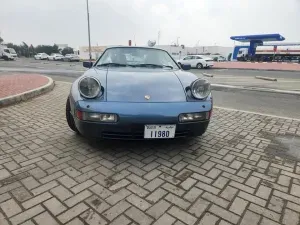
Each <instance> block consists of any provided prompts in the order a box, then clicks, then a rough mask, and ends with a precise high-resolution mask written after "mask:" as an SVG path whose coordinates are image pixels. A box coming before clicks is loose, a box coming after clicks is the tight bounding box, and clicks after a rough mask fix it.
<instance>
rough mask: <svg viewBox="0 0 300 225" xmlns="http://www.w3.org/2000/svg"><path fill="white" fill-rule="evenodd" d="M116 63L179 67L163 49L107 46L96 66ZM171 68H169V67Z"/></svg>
mask: <svg viewBox="0 0 300 225" xmlns="http://www.w3.org/2000/svg"><path fill="white" fill-rule="evenodd" d="M107 63H116V64H121V65H126V66H137V67H138V66H147V65H149V66H151V65H150V64H152V66H158V67H160V66H161V67H163V66H168V67H172V68H175V69H179V68H178V66H177V64H176V63H175V61H174V59H173V58H172V57H171V56H170V55H169V54H168V53H167V52H166V51H164V50H160V49H155V48H139V47H115V48H108V49H106V51H105V52H104V53H103V54H102V55H101V57H100V59H99V61H98V62H97V64H96V66H101V64H107ZM170 69H171V68H170Z"/></svg>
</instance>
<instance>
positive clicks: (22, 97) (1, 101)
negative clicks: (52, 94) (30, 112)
mask: <svg viewBox="0 0 300 225" xmlns="http://www.w3.org/2000/svg"><path fill="white" fill-rule="evenodd" d="M40 76H43V75H40ZM44 77H47V76H44ZM47 78H48V83H47V84H45V85H44V86H42V87H38V88H36V89H33V90H30V91H26V92H23V93H20V94H16V95H12V96H8V97H5V98H0V108H2V107H4V106H8V105H12V104H15V103H19V102H23V101H27V100H29V99H31V98H34V97H36V96H39V95H42V94H45V93H47V92H49V91H51V90H53V88H54V86H55V82H54V81H53V79H52V78H50V77H47Z"/></svg>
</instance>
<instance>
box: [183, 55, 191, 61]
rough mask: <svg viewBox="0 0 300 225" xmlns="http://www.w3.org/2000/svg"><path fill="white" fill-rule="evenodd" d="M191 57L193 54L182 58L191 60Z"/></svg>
mask: <svg viewBox="0 0 300 225" xmlns="http://www.w3.org/2000/svg"><path fill="white" fill-rule="evenodd" d="M192 58H193V56H187V57H185V58H184V59H183V60H191V59H192Z"/></svg>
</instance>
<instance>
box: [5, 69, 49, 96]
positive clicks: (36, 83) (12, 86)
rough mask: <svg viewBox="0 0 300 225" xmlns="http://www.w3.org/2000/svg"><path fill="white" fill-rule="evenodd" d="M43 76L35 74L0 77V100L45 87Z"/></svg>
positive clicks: (46, 80) (45, 79)
mask: <svg viewBox="0 0 300 225" xmlns="http://www.w3.org/2000/svg"><path fill="white" fill-rule="evenodd" d="M48 82H49V80H48V78H47V77H45V76H41V75H37V74H10V75H1V76H0V98H5V97H8V96H11V95H16V94H21V93H23V92H26V91H30V90H33V89H36V88H39V87H42V86H44V85H46V84H47V83H48Z"/></svg>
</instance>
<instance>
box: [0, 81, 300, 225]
mask: <svg viewBox="0 0 300 225" xmlns="http://www.w3.org/2000/svg"><path fill="white" fill-rule="evenodd" d="M69 89H70V84H66V83H61V82H57V83H56V87H55V88H54V90H53V91H52V92H50V93H48V94H46V95H43V96H40V97H38V98H35V99H33V100H31V101H28V102H25V103H22V104H19V105H15V106H11V107H7V108H3V109H0V224H1V225H7V224H13V225H17V224H23V225H34V224H38V225H54V224H68V225H83V224H90V225H96V224H97V225H101V224H122V225H123V224H124V225H127V224H132V225H133V224H144V225H147V224H155V225H158V224H162V225H168V224H175V225H183V224H187V225H193V224H195V225H196V224H201V225H212V224H218V225H229V224H240V225H255V224H261V225H276V224H286V225H297V224H298V223H299V213H300V161H299V160H300V152H299V149H300V122H299V121H295V120H294V121H293V120H285V119H280V118H275V117H267V116H260V115H256V114H248V113H243V112H237V111H227V110H220V109H215V110H214V113H213V119H212V122H211V124H210V127H209V130H208V132H207V133H206V135H205V136H204V137H201V138H195V139H189V140H172V141H159V142H118V141H98V142H95V141H88V140H86V139H84V138H82V137H80V136H77V135H75V134H74V133H73V132H71V131H70V130H69V128H68V127H67V124H66V121H65V117H64V110H65V100H66V97H67V95H68V93H69Z"/></svg>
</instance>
